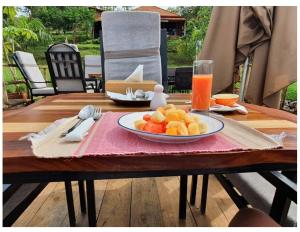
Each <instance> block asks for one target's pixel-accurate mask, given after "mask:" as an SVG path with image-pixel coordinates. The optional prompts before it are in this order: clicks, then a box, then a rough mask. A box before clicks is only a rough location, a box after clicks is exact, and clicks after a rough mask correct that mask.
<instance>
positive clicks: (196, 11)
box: [171, 6, 212, 61]
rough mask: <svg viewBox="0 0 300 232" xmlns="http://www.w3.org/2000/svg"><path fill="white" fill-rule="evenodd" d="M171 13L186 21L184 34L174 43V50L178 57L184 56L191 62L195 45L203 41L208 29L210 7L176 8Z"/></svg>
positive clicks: (194, 52) (194, 53)
mask: <svg viewBox="0 0 300 232" xmlns="http://www.w3.org/2000/svg"><path fill="white" fill-rule="evenodd" d="M171 11H172V12H174V13H177V14H179V15H181V16H183V17H184V18H185V19H186V34H185V36H183V37H181V38H180V39H179V40H178V41H176V50H177V53H178V55H180V56H185V57H187V58H188V59H190V60H191V61H192V60H193V59H194V58H195V55H196V44H197V42H198V41H204V38H205V34H206V31H207V28H208V24H209V20H210V15H211V11H212V7H210V6H197V7H194V6H192V7H183V6H180V7H176V8H171Z"/></svg>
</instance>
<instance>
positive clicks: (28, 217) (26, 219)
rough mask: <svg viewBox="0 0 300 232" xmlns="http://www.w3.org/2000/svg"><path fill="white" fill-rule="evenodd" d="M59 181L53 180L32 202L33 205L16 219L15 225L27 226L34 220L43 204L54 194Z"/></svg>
mask: <svg viewBox="0 0 300 232" xmlns="http://www.w3.org/2000/svg"><path fill="white" fill-rule="evenodd" d="M57 184H58V183H57V182H52V183H49V184H48V185H47V187H46V188H45V189H44V190H43V191H42V192H41V193H40V194H39V196H38V197H37V198H36V199H35V200H34V201H33V202H32V203H31V205H30V206H29V207H28V208H27V209H26V210H25V211H24V213H23V214H22V215H21V216H20V217H19V218H18V219H17V220H16V221H15V223H14V224H13V226H16V227H25V226H28V224H29V223H30V221H32V220H33V218H34V216H35V215H36V213H37V212H38V210H39V209H40V208H41V207H42V206H43V204H44V202H45V201H46V200H47V199H48V197H49V196H50V195H51V194H52V192H53V190H54V189H55V188H56V186H57Z"/></svg>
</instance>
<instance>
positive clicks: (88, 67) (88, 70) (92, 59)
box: [84, 55, 102, 78]
mask: <svg viewBox="0 0 300 232" xmlns="http://www.w3.org/2000/svg"><path fill="white" fill-rule="evenodd" d="M101 73H102V68H101V56H97V55H86V56H85V57H84V77H85V78H89V74H101Z"/></svg>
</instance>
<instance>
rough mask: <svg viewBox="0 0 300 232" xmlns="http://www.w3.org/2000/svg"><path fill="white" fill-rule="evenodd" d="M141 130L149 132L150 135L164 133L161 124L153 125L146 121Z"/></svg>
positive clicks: (153, 123)
mask: <svg viewBox="0 0 300 232" xmlns="http://www.w3.org/2000/svg"><path fill="white" fill-rule="evenodd" d="M143 130H144V131H147V132H150V133H158V134H161V133H164V132H165V127H164V124H162V123H155V122H152V121H148V122H147V123H146V124H145V126H144V128H143Z"/></svg>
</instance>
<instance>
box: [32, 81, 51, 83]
mask: <svg viewBox="0 0 300 232" xmlns="http://www.w3.org/2000/svg"><path fill="white" fill-rule="evenodd" d="M30 83H52V82H51V81H30Z"/></svg>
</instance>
